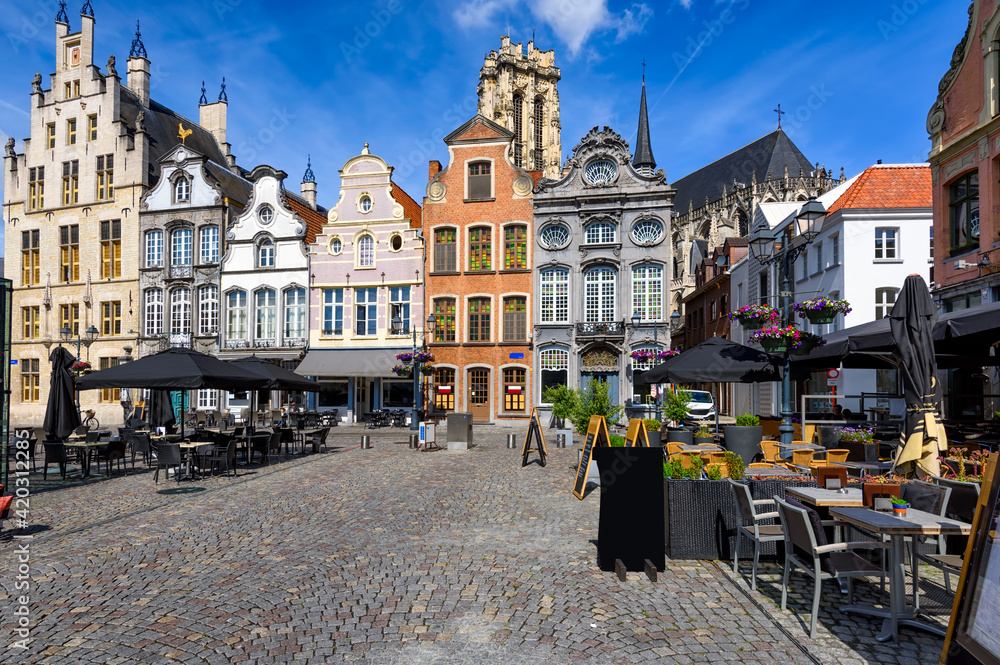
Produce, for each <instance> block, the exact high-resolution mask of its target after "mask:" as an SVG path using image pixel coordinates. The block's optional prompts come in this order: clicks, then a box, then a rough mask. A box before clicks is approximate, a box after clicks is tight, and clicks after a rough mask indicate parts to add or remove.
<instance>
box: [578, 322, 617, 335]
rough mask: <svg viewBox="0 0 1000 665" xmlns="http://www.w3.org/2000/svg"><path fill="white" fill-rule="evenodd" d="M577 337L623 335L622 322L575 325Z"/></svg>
mask: <svg viewBox="0 0 1000 665" xmlns="http://www.w3.org/2000/svg"><path fill="white" fill-rule="evenodd" d="M576 334H577V335H624V334H625V323H624V322H623V321H601V322H593V323H578V324H576Z"/></svg>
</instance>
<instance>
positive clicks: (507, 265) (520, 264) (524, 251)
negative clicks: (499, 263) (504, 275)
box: [503, 224, 530, 270]
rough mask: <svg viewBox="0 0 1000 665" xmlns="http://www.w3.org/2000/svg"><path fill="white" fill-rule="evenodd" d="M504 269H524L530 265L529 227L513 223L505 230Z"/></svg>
mask: <svg viewBox="0 0 1000 665" xmlns="http://www.w3.org/2000/svg"><path fill="white" fill-rule="evenodd" d="M503 267H504V270H524V269H526V268H529V267H530V266H529V265H528V227H527V226H524V225H523V224H511V225H509V226H505V227H504V230H503Z"/></svg>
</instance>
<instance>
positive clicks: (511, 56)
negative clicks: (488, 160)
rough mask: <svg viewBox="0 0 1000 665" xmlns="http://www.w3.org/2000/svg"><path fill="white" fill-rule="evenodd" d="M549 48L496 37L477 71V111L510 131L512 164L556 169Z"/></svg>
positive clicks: (552, 174)
mask: <svg viewBox="0 0 1000 665" xmlns="http://www.w3.org/2000/svg"><path fill="white" fill-rule="evenodd" d="M555 59H556V56H555V51H551V50H550V51H540V50H538V49H537V48H535V43H534V42H533V41H531V42H528V45H527V46H526V47H525V46H523V45H522V44H511V42H510V37H501V38H500V51H499V52H497V51H490V52H489V54H488V55H487V56H486V60H485V62H484V63H483V68H482V69H481V70H480V71H479V88H478V94H479V113H480V114H481V115H483V116H484V117H486V118H488V119H490V120H492V121H493V122H496V123H497V124H499V125H502V126H503V127H506V128H507V129H509V130H510V131H511V132H513V133H514V146H513V155H512V157H513V160H514V164H515V166H520V167H523V168H524V169H525V170H528V171H543V172H544V176H545V177H546V178H549V179H551V180H558V179H559V178H560V177H561V175H562V142H561V141H560V139H559V128H560V125H559V93H558V91H557V90H556V85H557V84H558V82H559V77H560V72H559V68H558V67H556V66H555Z"/></svg>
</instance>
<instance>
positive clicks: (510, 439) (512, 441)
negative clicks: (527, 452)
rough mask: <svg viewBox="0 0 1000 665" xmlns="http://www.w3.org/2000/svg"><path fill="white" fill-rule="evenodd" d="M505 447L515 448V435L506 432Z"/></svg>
mask: <svg viewBox="0 0 1000 665" xmlns="http://www.w3.org/2000/svg"><path fill="white" fill-rule="evenodd" d="M507 447H508V448H510V449H514V448H517V435H516V434H508V435H507Z"/></svg>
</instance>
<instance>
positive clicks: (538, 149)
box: [534, 97, 545, 171]
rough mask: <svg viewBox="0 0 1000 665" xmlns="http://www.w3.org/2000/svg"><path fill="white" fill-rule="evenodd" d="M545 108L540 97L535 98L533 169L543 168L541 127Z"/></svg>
mask: <svg viewBox="0 0 1000 665" xmlns="http://www.w3.org/2000/svg"><path fill="white" fill-rule="evenodd" d="M544 122H545V108H544V102H543V101H542V98H541V97H536V98H535V146H534V150H535V164H534V166H535V170H536V171H541V170H542V169H543V168H545V162H544V161H543V160H542V128H543V127H544V126H545V125H544Z"/></svg>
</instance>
